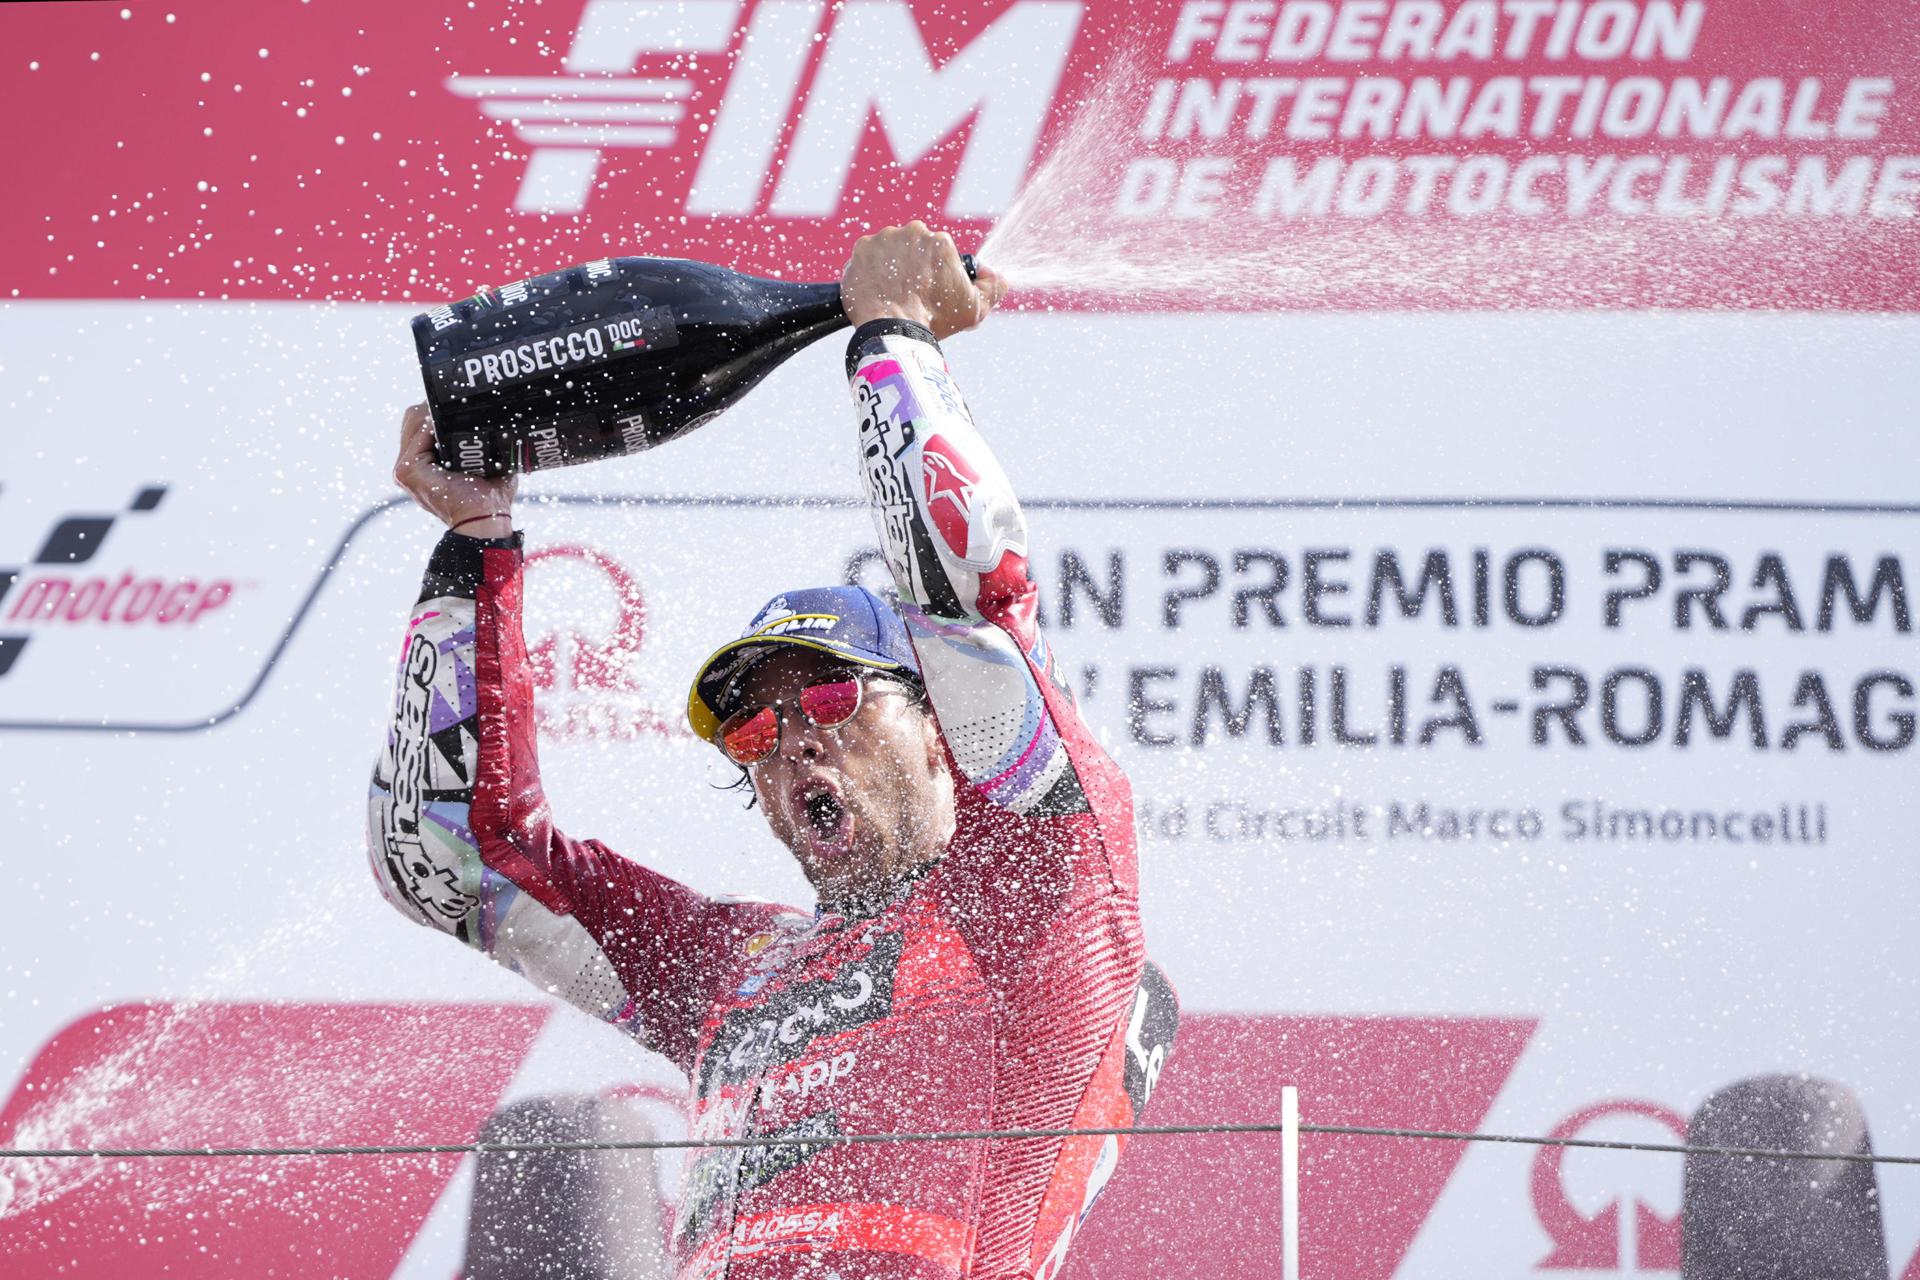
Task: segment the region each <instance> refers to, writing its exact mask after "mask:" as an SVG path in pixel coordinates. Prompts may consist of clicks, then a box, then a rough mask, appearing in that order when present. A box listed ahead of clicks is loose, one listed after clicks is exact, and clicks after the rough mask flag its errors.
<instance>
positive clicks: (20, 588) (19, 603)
mask: <svg viewBox="0 0 1920 1280" xmlns="http://www.w3.org/2000/svg"><path fill="white" fill-rule="evenodd" d="M166 496H167V488H166V486H165V485H148V486H147V487H145V488H143V489H141V490H140V491H139V492H138V493H136V494H135V495H134V497H133V501H132V502H131V503H129V504H128V505H127V509H126V511H125V512H122V513H119V514H116V515H70V516H65V517H63V518H62V519H60V520H59V521H57V522H56V523H55V524H54V526H53V528H52V529H51V530H50V531H49V532H48V534H47V536H46V539H45V540H44V541H43V542H42V543H41V544H40V550H39V551H38V552H36V553H35V554H34V557H33V560H32V562H31V563H30V564H29V565H28V566H27V567H26V568H24V569H4V568H0V627H4V628H5V630H4V632H0V678H4V677H5V676H7V675H8V674H9V673H11V672H12V670H13V668H14V666H15V665H16V664H17V663H18V662H19V660H20V655H21V654H22V653H24V652H25V651H26V648H27V645H28V643H29V642H30V641H31V640H32V639H33V638H34V634H35V632H38V631H42V630H48V629H63V628H71V627H79V626H95V627H103V626H104V627H175V626H186V627H190V626H194V625H196V624H198V623H199V622H200V621H201V620H202V619H203V618H205V617H206V616H207V615H208V614H210V613H214V612H217V611H218V610H220V609H222V608H224V607H225V606H226V603H227V601H229V600H231V599H232V598H233V592H234V583H233V581H232V580H231V579H228V578H212V579H208V580H206V581H201V580H200V579H197V578H165V577H158V576H147V575H143V574H141V573H139V572H137V571H134V570H126V571H123V572H121V573H119V574H117V575H116V574H113V573H111V572H108V573H89V572H88V571H87V570H85V569H81V570H77V571H76V570H72V569H69V568H68V567H67V566H70V565H85V564H89V563H90V562H92V560H93V559H94V557H96V556H97V555H99V554H100V549H101V548H102V547H103V546H105V545H106V541H107V537H108V535H109V534H110V533H111V532H112V531H113V529H114V527H115V525H117V524H118V523H119V522H120V521H121V519H123V518H124V517H126V516H129V515H131V516H144V515H149V514H151V513H152V512H154V511H155V510H157V509H158V508H159V506H160V503H161V500H162V499H164V498H165V497H166Z"/></svg>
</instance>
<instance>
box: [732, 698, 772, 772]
mask: <svg viewBox="0 0 1920 1280" xmlns="http://www.w3.org/2000/svg"><path fill="white" fill-rule="evenodd" d="M720 745H721V746H723V747H724V748H726V752H727V756H728V758H729V759H731V760H732V761H734V763H736V764H757V763H759V762H760V761H762V760H765V759H766V758H767V757H768V756H770V755H772V754H773V749H774V748H775V747H777V746H779V745H780V717H779V715H778V714H777V713H775V711H774V709H773V708H772V707H761V708H760V709H759V710H757V711H743V712H741V713H740V714H739V715H736V716H734V717H733V718H732V719H730V720H728V721H727V723H726V724H725V725H723V726H721V729H720Z"/></svg>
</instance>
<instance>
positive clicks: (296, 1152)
mask: <svg viewBox="0 0 1920 1280" xmlns="http://www.w3.org/2000/svg"><path fill="white" fill-rule="evenodd" d="M1282 1129H1283V1126H1281V1125H1278V1124H1163V1125H1136V1126H1133V1127H1128V1128H1111V1129H955V1130H946V1131H941V1132H936V1133H839V1134H827V1135H821V1136H809V1137H804V1138H801V1137H780V1136H774V1135H769V1136H767V1137H760V1138H636V1139H632V1140H627V1141H614V1140H606V1141H581V1142H445V1143H416V1144H404V1145H403V1144H394V1145H388V1146H307V1147H57V1148H55V1147H50V1148H46V1149H20V1148H7V1149H0V1159H4V1160H67V1159H111V1160H142V1159H156V1158H162V1157H201V1158H205V1157H209V1156H213V1157H223V1156H439V1155H482V1154H487V1153H491V1152H519V1151H528V1152H533V1151H684V1150H688V1149H690V1148H698V1149H702V1150H705V1149H708V1148H724V1147H833V1146H846V1145H851V1144H856V1143H871V1142H962V1141H973V1140H980V1139H989V1140H995V1141H998V1140H1003V1139H1017V1138H1075V1137H1106V1136H1126V1137H1161V1136H1165V1135H1170V1134H1204V1133H1225V1134H1241V1133H1280V1132H1281V1131H1282ZM1300 1132H1301V1133H1318V1134H1328V1135H1331V1136H1335V1137H1360V1138H1428V1139H1436V1140H1440V1141H1445V1142H1503V1143H1512V1144H1519V1145H1523V1146H1532V1147H1583V1148H1588V1149H1592V1150H1597V1151H1654V1152H1661V1153H1664V1154H1668V1155H1686V1156H1727V1157H1733V1158H1738V1159H1745V1160H1841V1161H1846V1162H1847V1163H1850V1164H1910V1165H1920V1156H1884V1155H1876V1154H1874V1153H1872V1152H1859V1151H1843V1152H1832V1153H1830V1152H1824V1151H1783V1150H1777V1149H1773V1148H1767V1147H1692V1146H1686V1145H1683V1144H1680V1143H1666V1142H1610V1141H1606V1140H1604V1139H1599V1138H1533V1137H1525V1136H1522V1135H1518V1134H1505V1133H1451V1132H1447V1131H1445V1130H1437V1129H1394V1128H1381V1127H1375V1126H1371V1125H1348V1124H1303V1125H1301V1126H1300Z"/></svg>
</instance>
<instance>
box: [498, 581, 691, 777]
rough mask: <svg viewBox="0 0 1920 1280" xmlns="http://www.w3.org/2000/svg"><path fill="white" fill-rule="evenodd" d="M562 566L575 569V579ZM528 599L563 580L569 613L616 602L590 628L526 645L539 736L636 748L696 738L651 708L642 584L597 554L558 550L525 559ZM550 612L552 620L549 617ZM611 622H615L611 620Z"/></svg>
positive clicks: (561, 631) (674, 719)
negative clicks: (644, 690)
mask: <svg viewBox="0 0 1920 1280" xmlns="http://www.w3.org/2000/svg"><path fill="white" fill-rule="evenodd" d="M564 566H573V572H572V573H571V574H565V575H564V576H561V575H562V573H563V567H564ZM526 574H527V583H528V589H529V594H531V593H532V592H533V591H534V590H536V589H539V588H538V586H537V584H539V583H540V582H542V581H545V582H547V583H548V587H547V588H546V589H548V590H551V589H552V588H553V581H554V578H555V577H556V576H560V590H561V591H564V593H565V596H564V598H565V599H566V600H567V601H568V603H569V606H570V607H569V608H567V609H566V610H564V611H563V612H564V613H566V614H572V615H574V616H578V615H577V612H576V609H575V608H574V607H571V606H573V605H574V604H575V602H577V601H580V600H582V599H589V600H591V599H598V598H602V597H604V596H607V595H611V597H612V607H611V609H607V610H604V611H598V612H599V613H600V616H598V617H596V618H594V619H593V620H592V624H591V625H587V626H582V627H579V628H577V629H576V628H573V627H564V628H559V629H555V630H551V631H547V632H545V633H544V634H541V635H540V636H538V637H537V638H536V639H534V640H533V641H532V642H531V643H530V644H528V646H527V660H528V665H530V666H531V667H532V668H533V687H534V723H535V725H536V726H537V727H538V729H539V731H540V734H541V736H543V737H546V738H559V739H587V740H603V741H604V740H610V741H631V740H633V739H637V738H649V737H650V738H691V737H692V736H693V730H692V729H691V728H689V727H688V726H687V725H686V724H685V722H684V720H683V718H682V717H680V716H673V717H668V716H664V715H662V714H661V713H660V712H659V711H657V710H655V709H653V708H652V707H650V706H648V705H647V704H646V702H645V700H644V699H643V697H642V694H641V688H640V682H639V679H638V677H637V675H636V669H637V668H638V666H639V658H640V651H641V648H642V647H643V646H644V645H645V643H646V638H647V602H646V598H645V597H644V596H643V595H642V594H641V591H640V583H639V582H638V580H636V579H635V578H634V576H633V574H632V573H631V572H630V571H629V570H628V569H627V568H626V566H624V565H622V564H621V563H620V562H619V561H617V560H615V559H614V558H613V557H611V556H609V555H607V554H605V553H604V552H601V551H597V550H595V549H594V548H592V547H580V546H558V547H548V548H546V549H545V550H542V551H536V552H534V553H533V554H532V555H530V556H528V557H527V562H526ZM542 612H548V613H549V615H550V616H551V613H552V611H547V610H543V611H542ZM609 615H610V616H609Z"/></svg>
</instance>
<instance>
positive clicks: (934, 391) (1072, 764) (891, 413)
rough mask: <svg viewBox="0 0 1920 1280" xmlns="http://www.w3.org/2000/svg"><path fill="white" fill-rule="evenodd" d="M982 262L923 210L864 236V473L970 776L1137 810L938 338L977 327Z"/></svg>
mask: <svg viewBox="0 0 1920 1280" xmlns="http://www.w3.org/2000/svg"><path fill="white" fill-rule="evenodd" d="M981 271H982V274H981V280H980V284H979V287H978V288H975V287H974V286H973V285H972V284H970V283H969V282H968V280H967V277H966V274H965V271H964V269H963V268H962V267H961V264H960V259H959V255H958V254H957V253H956V252H955V250H954V247H953V241H952V239H951V238H949V237H947V236H945V235H939V234H935V233H932V232H930V231H928V230H927V229H926V228H925V227H924V226H923V225H922V224H920V223H912V224H910V225H909V226H907V227H905V228H894V229H890V230H889V231H887V232H884V233H882V234H881V235H879V236H874V237H869V238H868V239H866V240H863V241H861V242H860V246H859V247H858V248H856V250H855V252H854V257H853V261H852V262H851V263H850V264H849V266H848V268H847V275H846V277H845V279H844V281H843V284H842V291H843V296H844V298H845V301H846V307H847V312H848V315H849V317H850V318H851V319H853V321H854V323H855V324H856V326H857V328H856V329H855V331H854V337H853V341H852V343H851V345H850V346H849V348H848V353H847V373H848V377H849V379H850V383H851V389H852V392H853V397H854V402H855V404H856V405H857V406H858V409H859V413H860V455H861V456H860V474H861V479H862V482H863V483H864V485H865V487H866V493H867V501H868V504H869V506H870V509H871V511H872V514H873V519H874V525H875V528H876V530H877V531H878V533H879V537H880V546H881V549H882V551H883V552H884V554H885V555H886V558H887V564H888V566H889V567H890V568H891V569H892V571H893V576H894V581H895V583H896V584H897V586H898V588H899V591H900V595H901V600H902V604H903V612H904V613H905V614H906V617H907V623H908V629H909V631H910V633H911V634H912V636H913V641H914V648H915V651H916V652H917V653H918V654H919V657H920V661H921V666H922V669H923V673H924V675H925V677H926V683H927V691H928V695H929V697H930V699H931V701H932V703H933V706H934V711H935V714H936V715H937V717H938V718H939V721H940V726H941V730H942V732H943V734H944V736H945V737H946V740H947V745H948V748H949V750H951V751H952V753H953V756H954V760H955V762H956V763H957V764H958V765H959V766H960V769H961V772H962V773H963V774H964V775H965V777H966V780H967V782H969V783H971V784H972V786H973V787H974V788H975V789H976V790H977V791H978V792H979V793H980V794H981V795H982V796H983V797H984V798H985V799H986V800H987V801H988V802H990V803H992V804H994V805H997V806H999V807H1001V808H1003V809H1009V810H1011V811H1013V812H1015V813H1021V814H1030V815H1034V816H1049V815H1056V814H1068V813H1085V812H1088V811H1089V810H1090V809H1091V810H1094V811H1100V810H1101V809H1103V808H1106V809H1108V810H1111V811H1114V812H1112V813H1111V815H1110V816H1111V817H1112V818H1113V820H1115V821H1125V822H1130V821H1131V816H1130V814H1128V813H1125V812H1124V809H1125V806H1126V798H1125V794H1124V781H1123V780H1122V779H1121V778H1120V776H1119V772H1118V770H1117V769H1116V768H1115V767H1114V765H1113V763H1112V762H1111V761H1110V760H1108V759H1107V757H1106V756H1105V754H1104V753H1103V752H1102V751H1101V750H1100V748H1099V747H1098V746H1097V745H1096V744H1095V742H1094V741H1093V738H1092V736H1091V734H1089V733H1088V732H1087V730H1086V727H1085V726H1084V725H1083V724H1082V723H1081V721H1080V718H1079V715H1078V714H1077V712H1076V711H1075V709H1074V706H1073V698H1072V695H1071V693H1070V692H1069V691H1068V686H1067V685H1066V683H1065V682H1064V681H1063V680H1061V679H1060V678H1059V677H1058V674H1057V671H1056V669H1055V666H1054V662H1053V655H1052V652H1051V650H1050V648H1049V647H1048V645H1047V642H1046V639H1045V637H1044V636H1042V635H1041V633H1040V630H1039V627H1038V625H1037V616H1036V615H1037V610H1036V606H1037V604H1038V599H1039V594H1038V590H1037V588H1036V587H1035V586H1034V583H1033V580H1032V578H1031V576H1030V575H1029V574H1028V570H1027V527H1026V519H1025V517H1024V516H1023V515H1022V514H1021V511H1020V504H1019V503H1018V501H1016V500H1015V498H1014V495H1013V489H1012V487H1011V486H1010V485H1009V484H1008V483H1007V478H1006V476H1005V474H1004V473H1002V471H1001V470H1000V464H999V463H998V462H997V461H995V459H994V456H993V454H992V452H991V451H990V450H989V449H988V448H987V445H986V442H985V441H984V440H982V439H981V438H980V434H979V432H978V431H976V430H975V428H974V425H973V418H972V415H971V414H970V413H969V412H968V410H967V406H966V401H965V400H964V399H963V398H962V397H961V395H960V389H959V387H958V386H957V385H955V383H954V380H953V376H952V374H951V372H950V371H949V370H948V368H947V364H946V359H945V357H944V356H943V354H942V352H941V350H940V347H939V345H938V339H939V338H940V337H943V336H946V335H948V334H951V333H955V332H958V331H960V330H962V329H966V328H970V327H972V326H973V325H974V324H977V323H978V322H979V321H980V320H981V319H983V318H984V317H985V315H986V312H987V310H988V309H989V308H990V307H991V306H992V305H993V303H994V302H996V301H997V300H998V299H999V297H1000V295H1001V294H1002V293H1003V292H1004V291H1005V284H1004V282H1003V281H1001V280H1000V279H999V277H997V276H995V275H993V274H992V272H991V270H990V269H988V268H985V267H983V268H982V269H981ZM1107 798H1111V799H1112V801H1113V803H1112V804H1107V805H1103V803H1102V802H1103V800H1105V799H1107ZM1102 816H1103V817H1104V816H1109V815H1105V814H1103V815H1102ZM1128 843H1129V845H1130V842H1128Z"/></svg>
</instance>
